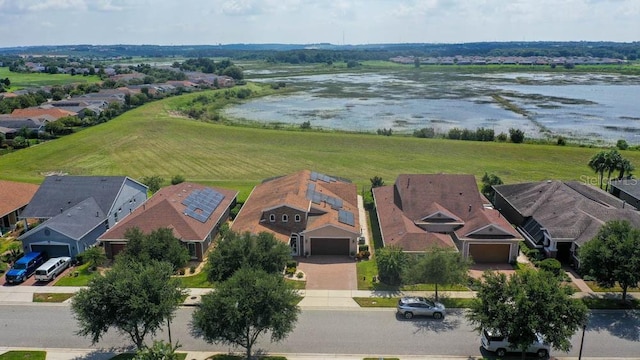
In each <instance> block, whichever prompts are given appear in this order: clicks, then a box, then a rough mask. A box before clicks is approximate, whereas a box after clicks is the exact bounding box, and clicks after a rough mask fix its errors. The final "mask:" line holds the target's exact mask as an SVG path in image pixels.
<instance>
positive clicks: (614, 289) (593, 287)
mask: <svg viewBox="0 0 640 360" xmlns="http://www.w3.org/2000/svg"><path fill="white" fill-rule="evenodd" d="M585 284H587V286H588V287H589V288H590V289H591V290H592V291H594V292H618V293H622V288H621V287H620V285H617V284H616V286H614V287H612V288H603V287H600V286H598V284H597V283H596V282H595V281H585ZM639 291H640V288H629V289H627V292H639Z"/></svg>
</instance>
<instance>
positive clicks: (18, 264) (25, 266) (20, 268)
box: [13, 263, 27, 270]
mask: <svg viewBox="0 0 640 360" xmlns="http://www.w3.org/2000/svg"><path fill="white" fill-rule="evenodd" d="M13 268H14V269H16V270H24V269H26V268H27V265H26V264H20V263H17V264H15V265H13Z"/></svg>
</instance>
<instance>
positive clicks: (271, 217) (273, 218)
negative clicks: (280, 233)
mask: <svg viewBox="0 0 640 360" xmlns="http://www.w3.org/2000/svg"><path fill="white" fill-rule="evenodd" d="M269 221H271V222H276V216H275V215H274V214H271V215H269Z"/></svg>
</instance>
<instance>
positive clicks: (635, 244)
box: [578, 221, 640, 302]
mask: <svg viewBox="0 0 640 360" xmlns="http://www.w3.org/2000/svg"><path fill="white" fill-rule="evenodd" d="M578 258H579V259H580V271H582V273H583V274H585V275H589V276H592V277H593V278H594V279H595V280H596V282H597V283H598V284H599V285H600V286H602V287H607V288H611V287H614V286H615V285H616V283H617V284H619V285H620V287H621V288H622V301H623V302H624V301H626V300H627V290H628V289H629V287H635V286H638V282H640V230H639V229H636V228H633V227H631V224H629V222H628V221H609V222H607V223H606V224H604V225H603V226H602V227H601V228H600V231H598V234H597V235H596V237H595V238H593V239H592V240H590V241H588V242H587V243H586V244H584V245H582V246H580V248H579V249H578Z"/></svg>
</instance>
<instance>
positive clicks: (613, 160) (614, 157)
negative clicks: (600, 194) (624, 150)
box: [600, 150, 622, 191]
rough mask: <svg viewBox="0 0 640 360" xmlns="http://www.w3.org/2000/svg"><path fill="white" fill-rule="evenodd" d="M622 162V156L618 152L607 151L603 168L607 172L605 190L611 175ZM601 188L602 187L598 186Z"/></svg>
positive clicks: (607, 188) (607, 187)
mask: <svg viewBox="0 0 640 360" xmlns="http://www.w3.org/2000/svg"><path fill="white" fill-rule="evenodd" d="M621 162H622V155H620V153H619V152H618V150H609V152H607V153H606V154H605V168H606V170H607V185H606V186H605V190H606V191H608V190H609V182H611V174H612V173H613V172H614V171H615V170H617V169H618V167H619V166H620V165H619V164H620V163H621ZM600 187H601V188H602V186H600Z"/></svg>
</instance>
